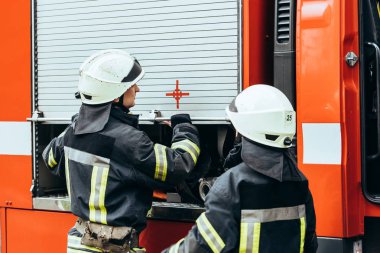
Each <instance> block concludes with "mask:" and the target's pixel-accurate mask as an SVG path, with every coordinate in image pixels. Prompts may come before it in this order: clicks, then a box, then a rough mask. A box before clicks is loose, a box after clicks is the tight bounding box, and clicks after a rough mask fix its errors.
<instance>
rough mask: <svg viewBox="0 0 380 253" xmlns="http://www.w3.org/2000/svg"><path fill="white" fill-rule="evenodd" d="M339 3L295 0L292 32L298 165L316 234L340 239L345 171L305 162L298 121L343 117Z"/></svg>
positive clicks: (300, 124)
mask: <svg viewBox="0 0 380 253" xmlns="http://www.w3.org/2000/svg"><path fill="white" fill-rule="evenodd" d="M339 10H340V1H338V0H330V1H306V0H304V1H298V4H297V36H296V78H297V87H296V90H297V133H298V134H297V137H298V149H297V150H298V162H299V167H300V168H301V169H302V171H303V172H304V173H305V174H306V176H307V177H308V178H309V181H310V188H311V191H312V194H313V197H314V203H315V210H316V214H317V233H318V235H319V236H329V237H343V236H344V234H345V233H344V229H343V220H344V217H343V205H344V204H343V196H342V195H343V194H342V180H343V169H342V166H340V165H325V164H321V165H313V164H303V138H302V123H340V121H341V104H340V101H341V97H340V96H341V94H340V85H341V75H340V70H341V69H340V66H341V62H340V61H341V60H342V58H341V45H340V44H341V41H340V19H341V16H340V11H339Z"/></svg>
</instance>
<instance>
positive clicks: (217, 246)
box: [196, 213, 226, 253]
mask: <svg viewBox="0 0 380 253" xmlns="http://www.w3.org/2000/svg"><path fill="white" fill-rule="evenodd" d="M196 223H197V226H198V230H199V232H200V233H201V235H202V237H203V239H204V240H205V241H206V242H207V244H208V246H209V247H210V249H211V250H212V252H213V253H220V252H221V251H222V250H223V248H224V247H225V246H226V245H225V243H224V242H223V240H222V238H220V236H219V234H218V233H217V232H216V231H215V229H214V227H213V226H212V225H211V223H210V221H209V220H208V219H207V217H206V214H205V213H202V214H201V216H199V218H198V219H197V221H196Z"/></svg>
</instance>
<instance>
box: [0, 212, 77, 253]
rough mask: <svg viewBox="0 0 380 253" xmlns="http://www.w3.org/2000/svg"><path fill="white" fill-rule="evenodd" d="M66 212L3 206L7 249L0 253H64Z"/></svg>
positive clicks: (68, 224) (70, 223) (70, 222)
mask: <svg viewBox="0 0 380 253" xmlns="http://www.w3.org/2000/svg"><path fill="white" fill-rule="evenodd" d="M74 222H75V217H74V216H73V215H71V214H69V213H60V212H44V211H31V210H18V209H7V251H5V252H3V253H20V252H30V253H51V252H54V253H66V251H67V232H68V231H69V229H70V228H71V227H72V226H73V225H74Z"/></svg>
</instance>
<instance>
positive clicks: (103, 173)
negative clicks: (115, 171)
mask: <svg viewBox="0 0 380 253" xmlns="http://www.w3.org/2000/svg"><path fill="white" fill-rule="evenodd" d="M108 172H109V168H108V167H102V166H94V167H93V169H92V176H91V193H90V201H89V209H90V216H89V218H90V221H92V222H97V223H101V224H107V210H106V207H105V204H104V202H105V194H106V188H107V180H108Z"/></svg>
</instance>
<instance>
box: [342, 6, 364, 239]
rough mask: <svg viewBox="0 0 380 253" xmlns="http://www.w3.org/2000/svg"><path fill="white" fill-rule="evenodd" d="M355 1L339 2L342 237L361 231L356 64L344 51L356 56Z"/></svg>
mask: <svg viewBox="0 0 380 253" xmlns="http://www.w3.org/2000/svg"><path fill="white" fill-rule="evenodd" d="M358 7H359V6H358V3H357V1H356V0H355V1H354V0H346V1H341V9H342V14H341V15H342V16H341V24H342V25H341V43H342V45H343V46H342V47H341V53H340V55H341V57H340V58H341V61H340V64H341V70H342V71H341V79H342V85H341V108H342V114H341V115H342V122H341V125H342V128H341V129H342V154H343V157H342V168H343V199H344V205H343V211H344V236H346V237H353V236H357V235H361V234H364V198H363V195H362V189H361V160H360V159H361V158H360V157H361V141H360V88H359V83H360V81H359V64H356V65H355V66H354V67H349V66H348V65H347V64H346V63H345V61H344V57H345V55H346V54H347V53H348V52H351V51H352V52H355V53H356V54H357V55H359V30H358V29H359V28H358V24H359V21H358V20H359V9H358Z"/></svg>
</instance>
